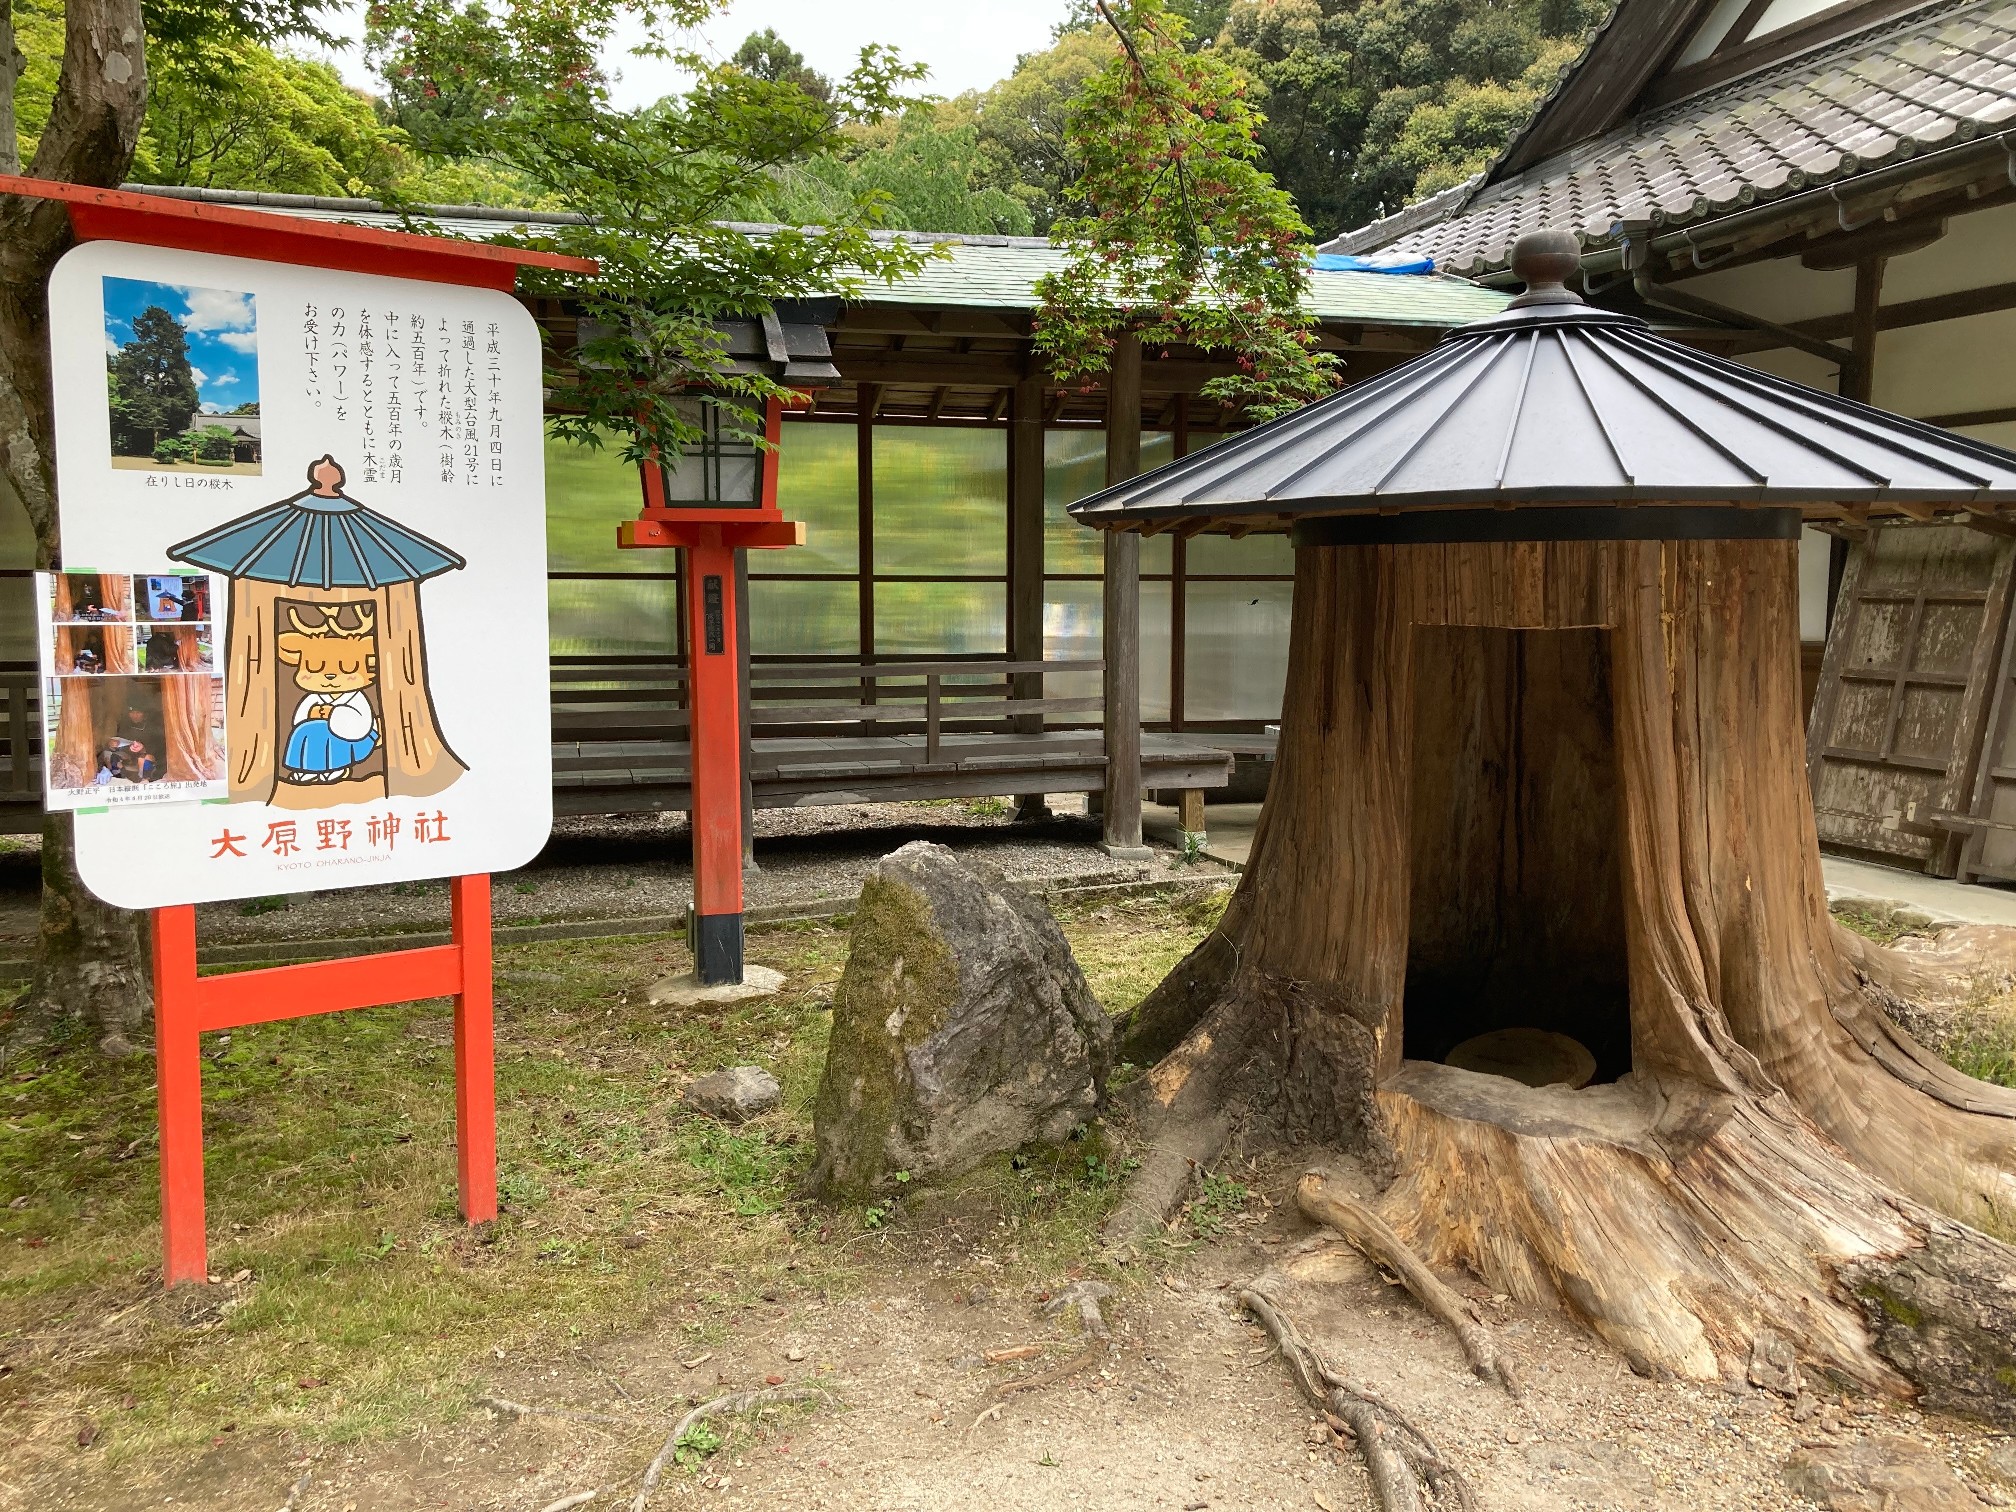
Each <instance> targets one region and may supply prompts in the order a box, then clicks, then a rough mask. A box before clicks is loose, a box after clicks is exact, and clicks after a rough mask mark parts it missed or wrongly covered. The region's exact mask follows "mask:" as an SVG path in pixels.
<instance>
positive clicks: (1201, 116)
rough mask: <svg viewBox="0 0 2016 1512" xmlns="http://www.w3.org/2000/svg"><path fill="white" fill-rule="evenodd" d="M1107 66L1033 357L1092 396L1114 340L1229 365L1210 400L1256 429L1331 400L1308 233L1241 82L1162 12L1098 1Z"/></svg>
mask: <svg viewBox="0 0 2016 1512" xmlns="http://www.w3.org/2000/svg"><path fill="white" fill-rule="evenodd" d="M1094 8H1095V9H1096V11H1097V13H1098V15H1099V17H1100V18H1101V19H1102V20H1103V21H1104V22H1105V23H1106V25H1107V28H1108V30H1109V31H1110V32H1111V34H1112V36H1113V39H1114V45H1113V50H1112V56H1111V57H1110V59H1109V60H1108V62H1107V63H1106V65H1105V67H1104V68H1102V69H1101V70H1100V71H1099V72H1098V73H1096V74H1095V75H1093V76H1092V78H1091V79H1090V80H1088V81H1087V83H1086V85H1085V88H1084V90H1083V92H1082V93H1081V95H1080V96H1079V99H1078V102H1077V106H1076V108H1075V109H1074V111H1073V112H1072V115H1071V118H1070V123H1069V127H1068V133H1069V140H1070V145H1071V149H1072V152H1073V155H1074V156H1075V157H1076V159H1077V161H1078V163H1079V177H1078V181H1077V184H1076V186H1075V190H1074V198H1075V209H1076V210H1077V213H1076V214H1072V215H1068V216H1066V217H1064V218H1062V219H1060V220H1059V221H1057V223H1056V224H1055V225H1054V226H1053V227H1052V228H1051V238H1052V240H1053V241H1055V242H1056V243H1058V244H1059V245H1060V246H1061V247H1063V248H1064V249H1065V253H1066V260H1065V265H1064V267H1063V268H1061V269H1060V270H1058V271H1057V272H1055V273H1051V274H1049V275H1046V276H1045V277H1044V278H1043V279H1042V280H1041V281H1040V282H1039V283H1038V285H1037V293H1038V294H1039V296H1040V297H1041V298H1042V301H1043V304H1042V308H1041V310H1040V311H1039V312H1038V316H1037V324H1036V344H1037V346H1038V348H1039V349H1040V350H1041V351H1042V352H1043V354H1044V356H1045V357H1046V358H1047V359H1048V361H1049V363H1050V367H1051V370H1052V371H1053V372H1054V373H1055V374H1056V375H1057V376H1058V377H1059V378H1061V379H1063V380H1064V381H1065V382H1073V381H1084V382H1090V381H1092V380H1093V379H1094V378H1095V377H1096V376H1097V375H1098V374H1099V373H1100V372H1102V371H1103V370H1104V369H1105V368H1106V367H1107V366H1108V365H1109V364H1110V361H1111V356H1112V350H1113V345H1114V341H1115V338H1116V337H1117V336H1118V335H1119V334H1120V333H1121V332H1132V333H1134V334H1136V335H1138V336H1139V338H1140V340H1141V341H1142V343H1143V345H1144V346H1145V347H1149V348H1151V349H1152V348H1155V347H1167V346H1190V347H1197V348H1201V349H1202V350H1204V351H1205V352H1207V353H1217V354H1222V355H1226V356H1229V357H1230V358H1231V359H1232V361H1233V363H1234V365H1235V367H1236V369H1237V371H1236V372H1235V373H1233V374H1231V375H1227V376H1223V377H1219V378H1215V379H1213V380H1212V381H1211V382H1210V383H1209V384H1207V385H1206V386H1205V388H1204V391H1203V392H1204V394H1205V395H1206V397H1209V398H1214V399H1218V400H1221V401H1223V402H1228V403H1236V404H1239V405H1241V406H1243V407H1244V408H1245V410H1246V411H1247V413H1248V414H1249V415H1251V416H1253V417H1254V418H1259V419H1264V418H1267V417H1269V416H1272V415H1276V414H1280V413H1283V412H1285V411H1287V410H1290V409H1293V408H1295V407H1297V406H1298V405H1301V404H1305V403H1307V402H1308V401H1309V400H1311V399H1314V398H1317V397H1319V396H1321V395H1323V394H1325V393H1328V392H1329V391H1330V390H1331V389H1332V388H1334V387H1335V386H1336V383H1337V374H1336V369H1335V364H1334V362H1333V361H1332V359H1331V358H1330V357H1329V356H1328V355H1327V354H1325V353H1322V352H1319V351H1318V350H1317V349H1316V346H1315V332H1314V324H1313V322H1312V320H1311V319H1310V317H1309V316H1308V314H1307V313H1306V312H1305V310H1304V308H1303V297H1304V294H1305V292H1306V290H1307V287H1308V277H1309V261H1308V241H1309V228H1308V226H1307V225H1306V224H1305V223H1304V222H1303V220H1302V217H1301V215H1300V214H1299V213H1298V212H1297V210H1296V208H1295V203H1294V201H1293V200H1292V199H1291V198H1289V196H1288V194H1287V193H1286V192H1285V191H1284V190H1282V189H1281V188H1280V187H1279V186H1277V185H1276V184H1275V183H1274V181H1273V179H1272V178H1271V177H1270V176H1269V175H1268V173H1267V171H1266V170H1265V169H1264V168H1263V167H1262V166H1261V165H1260V161H1259V159H1260V145H1259V140H1258V138H1259V131H1260V127H1261V125H1262V124H1263V121H1262V117H1261V115H1260V112H1259V111H1258V110H1257V109H1256V108H1255V107H1254V105H1253V103H1252V101H1251V99H1250V98H1249V91H1250V83H1249V81H1248V79H1247V78H1246V76H1245V75H1244V74H1242V73H1241V72H1239V70H1238V69H1236V68H1235V67H1233V66H1232V65H1231V64H1230V63H1228V62H1227V61H1226V60H1225V59H1223V58H1222V57H1220V56H1218V55H1217V54H1216V53H1215V52H1211V51H1201V52H1198V51H1191V50H1190V49H1189V48H1187V47H1186V46H1185V42H1186V40H1187V38H1188V35H1189V31H1188V26H1187V24H1186V22H1185V21H1184V19H1183V18H1182V17H1181V16H1180V15H1177V14H1175V13H1174V12H1173V11H1172V10H1171V9H1170V8H1169V6H1168V4H1167V3H1166V0H1094Z"/></svg>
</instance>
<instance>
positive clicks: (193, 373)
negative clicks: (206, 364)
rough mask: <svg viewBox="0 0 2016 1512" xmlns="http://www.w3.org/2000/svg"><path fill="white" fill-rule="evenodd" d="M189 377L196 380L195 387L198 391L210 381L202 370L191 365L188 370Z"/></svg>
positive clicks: (208, 376)
mask: <svg viewBox="0 0 2016 1512" xmlns="http://www.w3.org/2000/svg"><path fill="white" fill-rule="evenodd" d="M189 376H190V377H191V378H194V379H195V380H196V387H198V388H199V389H200V388H201V387H203V385H204V384H206V383H208V382H209V381H210V375H209V374H208V373H206V372H204V371H203V369H201V368H199V367H196V366H194V365H193V364H192V365H191V367H190V369H189Z"/></svg>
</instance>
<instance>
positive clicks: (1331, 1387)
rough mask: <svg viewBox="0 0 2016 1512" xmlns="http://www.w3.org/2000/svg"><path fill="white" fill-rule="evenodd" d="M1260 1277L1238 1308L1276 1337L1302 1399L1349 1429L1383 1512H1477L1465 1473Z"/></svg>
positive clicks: (1244, 1292) (1245, 1292)
mask: <svg viewBox="0 0 2016 1512" xmlns="http://www.w3.org/2000/svg"><path fill="white" fill-rule="evenodd" d="M1267 1280H1268V1278H1267V1277H1265V1276H1262V1277H1260V1278H1258V1279H1257V1280H1255V1281H1253V1282H1251V1283H1250V1284H1248V1285H1247V1286H1245V1287H1243V1288H1241V1290H1240V1292H1239V1305H1240V1306H1241V1307H1243V1308H1245V1309H1246V1310H1247V1311H1248V1312H1250V1313H1251V1314H1253V1316H1254V1317H1255V1318H1256V1319H1258V1320H1259V1323H1260V1326H1261V1327H1262V1328H1264V1329H1266V1330H1267V1332H1268V1334H1269V1335H1270V1336H1271V1337H1272V1338H1273V1340H1274V1343H1275V1346H1276V1347H1277V1348H1278V1349H1279V1350H1280V1351H1281V1356H1282V1358H1283V1359H1284V1360H1286V1361H1287V1362H1288V1369H1289V1372H1290V1373H1291V1374H1292V1375H1293V1376H1294V1377H1295V1382H1296V1384H1297V1385H1298V1386H1300V1387H1301V1388H1302V1391H1303V1394H1304V1395H1306V1396H1307V1397H1308V1398H1309V1400H1310V1401H1312V1402H1314V1403H1315V1404H1316V1405H1317V1406H1318V1407H1320V1408H1322V1409H1323V1410H1324V1412H1325V1413H1327V1414H1329V1416H1330V1417H1331V1419H1332V1427H1333V1428H1335V1427H1338V1426H1339V1425H1341V1426H1342V1428H1344V1429H1347V1430H1348V1431H1349V1432H1350V1435H1351V1438H1352V1439H1353V1440H1354V1441H1355V1442H1356V1443H1357V1445H1358V1452H1359V1453H1360V1454H1361V1455H1363V1456H1364V1459H1365V1470H1366V1473H1367V1474H1368V1475H1369V1476H1370V1477H1371V1480H1372V1493H1373V1495H1374V1496H1375V1497H1377V1498H1378V1501H1379V1505H1380V1507H1381V1509H1382V1512H1424V1509H1425V1508H1426V1507H1427V1506H1428V1505H1429V1503H1428V1502H1427V1501H1424V1500H1423V1497H1424V1495H1425V1496H1426V1497H1429V1498H1432V1501H1433V1504H1434V1505H1435V1506H1437V1507H1451V1508H1460V1509H1463V1512H1474V1509H1475V1508H1476V1506H1477V1498H1476V1495H1475V1493H1473V1492H1472V1491H1471V1489H1470V1483H1469V1482H1468V1481H1466V1480H1465V1479H1464V1478H1463V1472H1462V1471H1460V1470H1458V1469H1457V1468H1456V1467H1455V1466H1454V1465H1452V1464H1450V1463H1449V1461H1448V1460H1447V1459H1445V1458H1444V1457H1443V1455H1442V1451H1441V1450H1440V1449H1438V1448H1436V1447H1435V1444H1434V1442H1433V1440H1431V1439H1430V1438H1429V1437H1428V1435H1427V1434H1425V1433H1423V1432H1422V1431H1421V1430H1420V1429H1419V1428H1417V1427H1416V1426H1415V1425H1414V1424H1413V1423H1412V1422H1411V1421H1410V1420H1409V1419H1408V1417H1407V1415H1406V1414H1405V1413H1403V1412H1401V1411H1400V1409H1399V1408H1397V1407H1395V1406H1394V1405H1393V1404H1392V1403H1391V1402H1388V1401H1386V1400H1385V1399H1384V1398H1382V1397H1380V1396H1378V1395H1377V1394H1375V1393H1374V1392H1371V1391H1368V1390H1367V1389H1366V1388H1364V1387H1362V1386H1359V1385H1357V1384H1355V1383H1354V1382H1353V1381H1351V1379H1350V1378H1349V1377H1347V1376H1346V1375H1345V1374H1344V1373H1343V1372H1342V1371H1340V1370H1338V1369H1337V1367H1336V1366H1334V1365H1333V1364H1331V1363H1330V1362H1329V1361H1328V1360H1326V1359H1325V1358H1324V1357H1323V1355H1322V1354H1321V1353H1320V1352H1319V1351H1318V1350H1317V1349H1316V1346H1315V1345H1313V1344H1311V1343H1310V1342H1309V1341H1308V1340H1307V1339H1306V1338H1304V1337H1303V1335H1302V1332H1301V1330H1300V1329H1298V1328H1297V1327H1296V1326H1295V1323H1294V1320H1293V1319H1291V1318H1290V1317H1289V1316H1288V1314H1287V1313H1286V1312H1284V1311H1283V1310H1282V1308H1281V1305H1280V1303H1279V1302H1277V1301H1276V1300H1275V1299H1274V1297H1273V1296H1272V1295H1271V1294H1270V1293H1269V1292H1268V1291H1267V1289H1266V1283H1267Z"/></svg>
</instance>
